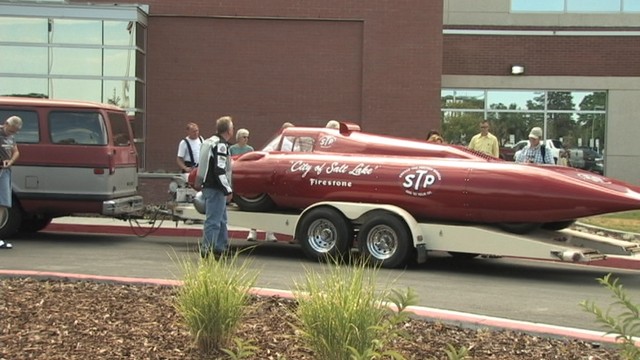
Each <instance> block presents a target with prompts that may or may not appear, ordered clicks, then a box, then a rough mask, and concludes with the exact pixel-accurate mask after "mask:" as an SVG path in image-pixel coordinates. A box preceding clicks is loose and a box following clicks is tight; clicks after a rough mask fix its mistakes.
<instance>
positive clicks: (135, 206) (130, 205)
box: [102, 195, 144, 216]
mask: <svg viewBox="0 0 640 360" xmlns="http://www.w3.org/2000/svg"><path fill="white" fill-rule="evenodd" d="M142 209H144V203H143V201H142V196H140V195H135V196H128V197H124V198H119V199H111V200H107V201H104V202H102V215H106V216H113V215H123V214H130V213H134V212H137V211H141V210H142Z"/></svg>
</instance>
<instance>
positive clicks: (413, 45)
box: [105, 0, 443, 171]
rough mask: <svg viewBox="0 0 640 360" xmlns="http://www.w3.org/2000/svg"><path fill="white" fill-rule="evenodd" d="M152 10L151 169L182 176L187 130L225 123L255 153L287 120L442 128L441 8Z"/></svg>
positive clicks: (259, 0)
mask: <svg viewBox="0 0 640 360" xmlns="http://www.w3.org/2000/svg"><path fill="white" fill-rule="evenodd" d="M105 2H108V3H111V2H110V1H105ZM124 2H128V1H124ZM131 2H133V1H131ZM136 2H137V1H136ZM145 3H147V4H149V5H150V17H149V27H148V49H147V50H148V53H147V65H148V67H147V95H148V98H147V134H146V139H145V140H146V153H145V157H146V170H148V171H155V170H158V169H164V170H167V171H175V169H176V165H175V156H176V151H177V144H178V141H179V140H180V138H181V137H182V136H184V133H185V131H184V125H185V124H186V123H187V122H190V121H194V122H197V123H199V124H200V128H201V133H202V134H203V135H205V136H209V135H211V134H212V132H213V130H214V121H215V119H216V118H218V117H219V116H222V115H227V114H229V115H232V116H233V117H234V118H235V125H236V128H241V127H246V128H248V129H249V130H250V131H251V143H252V144H253V145H254V146H256V147H259V146H261V145H262V144H263V143H264V142H265V141H266V140H267V139H268V138H269V137H270V136H271V135H272V134H273V133H274V132H275V131H276V130H277V129H278V128H279V127H280V125H281V124H282V123H283V122H284V121H291V122H293V123H295V124H299V125H324V124H325V123H326V121H327V120H329V119H344V120H350V121H353V122H356V123H359V124H361V125H362V127H363V129H364V130H366V131H371V132H379V133H389V134H394V135H399V136H414V137H420V138H421V137H422V136H423V135H424V133H426V131H427V130H428V129H430V128H433V127H437V126H438V125H439V122H440V120H439V118H440V79H441V67H442V11H443V9H442V2H441V1H424V0H410V1H395V0H369V1H366V2H363V1H355V0H325V1H309V0H274V1H264V0H220V1H210V0H200V1H188V0H181V1H175V0H151V1H147V2H145Z"/></svg>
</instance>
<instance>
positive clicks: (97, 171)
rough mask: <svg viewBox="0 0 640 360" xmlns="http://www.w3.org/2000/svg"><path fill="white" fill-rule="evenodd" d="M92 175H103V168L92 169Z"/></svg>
mask: <svg viewBox="0 0 640 360" xmlns="http://www.w3.org/2000/svg"><path fill="white" fill-rule="evenodd" d="M93 174H94V175H104V169H103V168H94V169H93Z"/></svg>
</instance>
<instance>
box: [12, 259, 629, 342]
mask: <svg viewBox="0 0 640 360" xmlns="http://www.w3.org/2000/svg"><path fill="white" fill-rule="evenodd" d="M0 276H2V277H32V278H38V279H57V280H77V281H80V280H82V281H96V282H113V283H123V284H134V285H135V284H137V285H159V286H181V285H182V282H181V281H179V280H167V279H152V278H130V277H119V276H101V275H83V274H72V273H60V272H50V271H31V270H0ZM251 293H252V294H255V295H260V296H277V297H282V298H287V299H293V298H294V296H293V292H291V291H286V290H277V289H269V288H253V289H252V290H251ZM407 310H408V311H410V312H411V313H413V314H415V315H416V316H419V317H421V318H424V319H429V320H432V321H441V322H444V323H449V324H455V325H460V326H464V327H478V328H497V329H504V330H512V331H520V332H524V333H530V334H538V335H544V336H551V337H566V338H573V339H579V340H583V341H587V342H594V343H608V344H615V343H617V341H616V338H615V336H614V335H611V334H606V333H604V332H598V331H593V330H585V329H578V328H571V327H563V326H556V325H548V324H541V323H533V322H527V321H518V320H510V319H504V318H498V317H492V316H485V315H477V314H470V313H464V312H459V311H450V310H443V309H436V308H430V307H424V306H410V307H408V308H407Z"/></svg>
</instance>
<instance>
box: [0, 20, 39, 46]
mask: <svg viewBox="0 0 640 360" xmlns="http://www.w3.org/2000/svg"><path fill="white" fill-rule="evenodd" d="M47 23H48V22H47V19H27V18H13V17H2V16H0V41H15V42H26V43H41V44H46V43H47V36H48V34H49V33H48V31H47ZM3 53H4V52H3ZM4 54H6V53H4Z"/></svg>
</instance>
